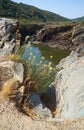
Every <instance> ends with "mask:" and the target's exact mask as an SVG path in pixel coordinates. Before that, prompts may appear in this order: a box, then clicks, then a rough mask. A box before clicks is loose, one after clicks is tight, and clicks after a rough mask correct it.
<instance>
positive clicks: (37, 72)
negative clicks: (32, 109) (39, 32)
mask: <svg viewBox="0 0 84 130" xmlns="http://www.w3.org/2000/svg"><path fill="white" fill-rule="evenodd" d="M28 47H29V49H30V52H29V57H28V59H27V60H24V58H23V53H24V51H25V47H24V46H23V47H21V48H17V49H16V52H15V54H12V55H11V59H12V60H14V61H19V62H22V63H23V65H24V69H25V74H24V84H25V82H27V84H28V87H29V88H30V89H31V88H32V89H31V90H32V91H39V92H42V93H45V92H46V90H47V88H48V86H49V85H50V84H51V82H52V81H53V80H54V77H55V74H56V68H55V67H53V64H52V62H51V60H52V58H53V56H50V61H46V60H45V57H43V56H42V57H41V59H40V61H39V62H38V63H36V59H37V57H36V56H35V54H33V53H32V47H31V45H30V44H28ZM36 53H38V52H36ZM45 61H46V62H45Z"/></svg>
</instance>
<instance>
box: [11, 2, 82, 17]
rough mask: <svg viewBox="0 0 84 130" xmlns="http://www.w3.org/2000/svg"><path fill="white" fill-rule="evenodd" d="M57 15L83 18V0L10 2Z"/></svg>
mask: <svg viewBox="0 0 84 130" xmlns="http://www.w3.org/2000/svg"><path fill="white" fill-rule="evenodd" d="M12 1H15V2H18V3H19V2H22V3H25V4H28V5H32V6H35V7H38V8H40V9H43V10H48V11H51V12H53V13H56V14H59V15H61V16H64V17H66V18H77V17H81V16H84V0H12Z"/></svg>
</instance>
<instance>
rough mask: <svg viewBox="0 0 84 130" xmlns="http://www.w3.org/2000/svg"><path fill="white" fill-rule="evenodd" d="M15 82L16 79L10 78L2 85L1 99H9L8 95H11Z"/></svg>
mask: <svg viewBox="0 0 84 130" xmlns="http://www.w3.org/2000/svg"><path fill="white" fill-rule="evenodd" d="M15 82H16V79H14V78H11V79H9V80H7V81H6V82H5V83H4V85H3V86H2V91H1V92H0V98H1V99H5V98H9V95H11V93H12V91H13V89H14V86H13V85H14V83H15Z"/></svg>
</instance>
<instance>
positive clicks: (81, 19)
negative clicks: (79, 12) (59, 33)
mask: <svg viewBox="0 0 84 130" xmlns="http://www.w3.org/2000/svg"><path fill="white" fill-rule="evenodd" d="M72 21H75V22H79V21H81V22H84V16H83V17H79V18H76V19H72Z"/></svg>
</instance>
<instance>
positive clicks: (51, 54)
mask: <svg viewBox="0 0 84 130" xmlns="http://www.w3.org/2000/svg"><path fill="white" fill-rule="evenodd" d="M30 54H31V55H33V56H35V62H34V63H35V64H37V63H38V62H39V61H40V60H41V57H42V56H43V57H44V58H45V59H44V62H45V63H47V62H49V61H51V62H52V64H53V65H57V64H58V63H59V61H60V60H61V59H62V58H64V57H66V56H67V55H69V54H70V51H66V50H60V49H56V48H51V47H49V46H44V45H35V44H28V45H26V47H25V51H24V54H23V58H24V59H25V60H28V59H29V57H30Z"/></svg>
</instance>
